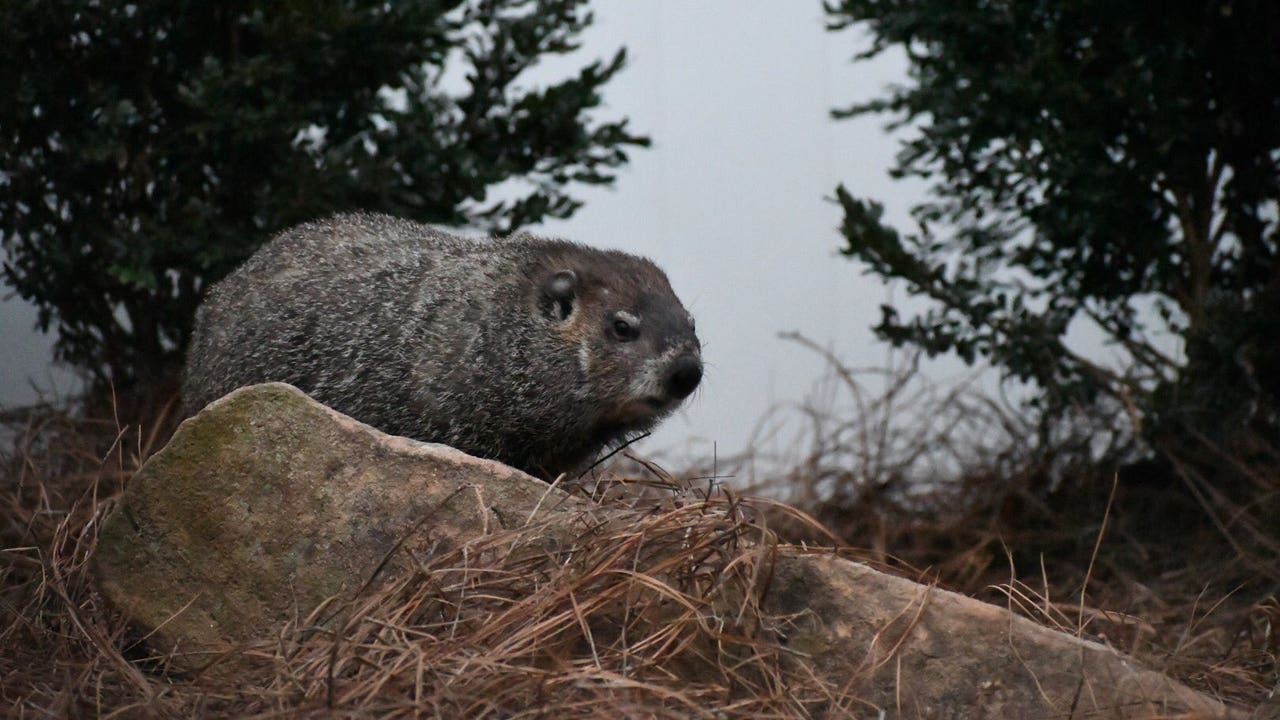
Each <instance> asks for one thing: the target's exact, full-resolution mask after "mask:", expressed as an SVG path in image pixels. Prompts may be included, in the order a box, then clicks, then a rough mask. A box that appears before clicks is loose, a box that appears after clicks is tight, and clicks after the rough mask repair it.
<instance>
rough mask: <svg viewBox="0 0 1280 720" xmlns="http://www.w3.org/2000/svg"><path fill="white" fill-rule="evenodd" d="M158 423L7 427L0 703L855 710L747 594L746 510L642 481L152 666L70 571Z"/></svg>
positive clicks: (132, 709) (754, 594) (342, 710)
mask: <svg viewBox="0 0 1280 720" xmlns="http://www.w3.org/2000/svg"><path fill="white" fill-rule="evenodd" d="M161 435H162V433H158V432H157V433H147V432H143V433H139V432H137V431H125V432H119V431H117V430H116V429H115V426H114V424H112V423H81V422H76V421H73V420H71V419H70V418H69V416H68V415H66V414H64V413H58V412H42V413H36V414H32V415H31V416H30V417H29V419H28V424H26V425H23V426H22V427H19V428H17V432H16V436H17V439H16V442H15V445H14V451H13V452H12V453H11V454H9V455H8V456H7V457H5V458H4V468H5V473H6V476H5V479H4V483H3V485H2V486H0V503H2V505H0V513H2V516H3V526H2V527H3V530H2V532H3V538H4V545H5V550H4V552H3V555H2V556H0V558H2V560H0V562H2V563H3V565H2V566H0V568H2V569H0V581H2V586H3V595H2V596H0V598H2V599H0V603H2V604H0V644H2V645H3V646H4V647H5V648H6V652H5V653H4V654H3V655H0V678H3V680H0V707H3V708H4V711H3V713H4V714H6V715H8V716H13V717H77V716H94V717H102V716H105V717H121V716H123V717H133V716H139V715H142V716H147V715H151V716H165V717H168V716H247V717H277V716H288V717H309V716H316V717H400V716H405V717H409V716H428V717H430V716H440V717H503V718H524V717H557V718H572V717H580V718H595V717H609V718H617V717H671V718H689V717H708V718H711V717H714V718H735V717H741V718H756V717H765V718H801V717H813V716H815V715H822V714H824V712H826V711H828V710H833V709H836V710H838V709H839V708H842V707H847V706H848V705H849V704H850V703H852V702H853V699H852V698H850V697H848V696H847V694H846V693H845V692H844V691H842V690H841V689H840V688H837V687H832V686H831V685H830V684H829V683H828V682H827V681H824V680H822V679H820V678H818V677H816V676H814V675H813V674H812V673H810V672H808V671H807V669H806V668H807V666H806V664H805V663H803V662H798V661H797V658H796V657H795V656H794V655H793V654H791V653H790V652H789V651H788V650H787V649H786V648H785V647H784V645H783V644H781V643H780V642H779V640H778V639H777V638H775V637H773V635H772V634H771V631H770V628H771V627H777V626H778V624H779V623H781V622H785V618H771V617H767V616H766V615H765V613H764V612H763V611H762V610H761V608H760V606H759V602H758V600H759V598H760V597H761V593H762V591H763V589H764V588H765V587H766V586H767V585H768V583H769V579H770V577H771V568H772V563H773V557H774V551H775V549H776V545H777V544H776V538H775V537H774V536H773V534H772V533H771V532H770V531H769V530H767V529H765V528H764V527H762V526H761V525H760V524H759V523H758V522H757V521H756V520H755V518H756V516H757V513H756V512H755V511H754V510H753V509H752V507H751V506H750V504H748V503H745V502H743V501H741V500H739V499H738V498H736V497H734V496H733V495H731V494H726V493H720V494H717V495H714V496H711V497H705V496H702V497H699V496H696V495H694V494H690V493H689V492H687V491H682V490H679V489H678V488H675V487H674V486H673V485H671V484H670V483H669V482H668V481H667V480H665V479H663V478H660V477H659V478H656V479H654V480H652V481H650V483H649V484H650V485H651V487H650V492H648V493H640V494H636V495H635V497H637V498H638V499H636V500H635V501H634V502H632V504H631V506H630V507H629V508H627V510H626V513H625V515H624V516H622V517H620V518H619V519H617V520H616V521H611V522H608V523H606V524H602V525H600V526H598V527H596V528H594V529H593V530H592V531H591V532H589V533H587V534H586V535H585V536H583V537H582V538H581V542H579V543H577V544H575V545H574V546H573V547H572V548H563V549H557V550H554V551H549V550H548V549H547V547H546V546H545V543H543V542H542V541H541V539H540V538H541V536H542V533H539V532H537V528H529V529H526V530H524V531H521V532H511V533H505V534H496V535H490V536H486V537H482V538H480V539H477V540H475V541H473V542H470V543H467V544H465V545H462V546H461V547H459V548H457V549H456V550H453V551H451V552H447V553H438V554H434V555H432V556H430V557H420V558H414V560H415V562H416V568H417V569H416V571H415V572H414V573H412V574H410V575H408V576H405V577H402V578H401V579H400V580H398V581H397V582H395V583H394V584H393V585H390V586H388V587H375V588H371V589H369V590H368V591H367V592H363V593H361V594H358V595H357V597H355V598H354V599H347V600H342V601H339V600H334V601H333V602H331V603H329V604H327V605H325V606H323V607H321V608H320V609H318V610H316V611H315V612H314V613H312V614H311V615H310V616H308V617H299V618H297V619H296V620H295V621H294V622H292V623H290V624H289V625H288V626H287V627H285V628H284V629H283V630H282V632H281V634H280V636H279V637H278V638H276V639H275V640H274V641H273V642H271V643H265V644H261V645H257V646H251V647H246V648H243V650H242V651H241V652H240V653H237V654H236V655H234V656H229V657H224V658H221V659H220V660H219V661H218V662H215V663H213V664H212V665H211V666H210V667H208V668H206V669H205V670H203V671H202V672H200V673H195V674H191V675H187V676H182V675H178V674H176V673H171V672H166V659H165V658H163V657H148V656H146V653H145V652H144V650H143V649H142V645H141V644H140V643H138V642H137V638H136V637H134V636H131V635H130V634H129V633H128V632H127V629H126V628H125V627H124V625H123V623H122V622H121V621H120V619H119V618H118V617H116V616H114V615H113V614H112V612H111V611H110V610H109V609H108V608H107V607H105V606H104V604H103V602H102V599H101V598H100V596H99V595H98V593H97V592H96V591H95V589H94V587H93V584H92V578H91V577H90V574H89V570H88V568H89V560H90V558H91V556H92V554H93V552H94V545H95V539H96V535H97V529H98V523H99V521H100V519H101V518H102V516H103V514H104V512H106V511H107V509H108V507H109V505H110V502H109V498H110V497H111V496H112V495H114V494H115V493H117V492H118V491H119V489H120V487H121V484H122V482H124V481H126V480H127V478H128V476H129V475H130V474H131V473H132V472H133V471H134V470H135V469H136V468H137V467H138V465H139V464H140V461H141V460H142V459H143V458H145V457H146V456H147V455H148V454H149V453H150V452H151V451H152V450H153V449H154V447H155V445H154V443H155V442H156V439H157V438H158V437H160V436H161ZM595 489H596V490H597V491H600V492H606V493H609V492H612V493H615V494H616V488H610V487H608V483H607V482H606V483H600V484H597V485H596V486H595ZM799 521H801V522H803V520H802V519H801V520H799ZM245 667H253V668H256V670H255V673H258V675H256V676H255V678H256V679H245V678H246V676H245V674H244V673H243V672H242V670H243V668H245ZM233 669H234V670H235V671H234V672H233V671H232V670H233Z"/></svg>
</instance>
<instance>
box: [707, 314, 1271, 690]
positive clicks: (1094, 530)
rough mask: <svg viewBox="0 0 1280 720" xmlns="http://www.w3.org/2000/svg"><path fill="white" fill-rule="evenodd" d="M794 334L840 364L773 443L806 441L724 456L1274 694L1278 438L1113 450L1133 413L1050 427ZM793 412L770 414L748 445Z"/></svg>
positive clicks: (833, 511) (831, 524)
mask: <svg viewBox="0 0 1280 720" xmlns="http://www.w3.org/2000/svg"><path fill="white" fill-rule="evenodd" d="M790 339H792V340H795V341H797V342H800V343H801V344H804V345H806V346H807V347H809V348H810V349H812V350H814V351H816V352H818V353H820V354H822V355H823V357H824V358H825V360H826V361H827V363H828V364H829V366H830V367H831V368H832V370H831V376H830V378H828V379H827V380H826V381H825V382H824V383H823V384H822V385H821V386H820V388H819V392H818V395H817V396H816V397H814V398H811V399H810V400H809V401H808V402H806V403H805V404H803V405H802V406H800V407H798V408H795V409H793V410H792V412H793V413H794V414H795V415H798V417H799V419H800V421H801V424H803V425H805V426H806V430H805V431H804V432H802V433H801V434H800V436H799V437H788V438H786V439H785V442H782V443H778V444H780V445H782V446H783V447H786V448H791V449H792V453H793V454H792V455H789V456H787V457H784V458H781V461H779V460H780V459H779V458H776V457H774V458H765V459H764V460H763V461H762V459H761V458H760V457H758V456H754V455H753V456H748V457H743V458H728V459H726V458H720V459H718V466H719V468H720V472H723V473H726V474H729V475H733V476H736V477H737V478H739V482H740V485H741V486H742V487H744V488H746V489H749V491H751V492H759V493H765V494H771V495H772V496H774V497H779V498H781V499H782V500H784V501H786V502H787V503H791V504H794V505H795V506H796V507H799V508H800V509H802V510H803V511H805V512H807V513H809V514H811V515H812V516H813V517H815V518H817V519H818V520H819V521H820V522H821V523H822V524H823V525H824V526H825V527H826V528H828V529H829V530H830V531H831V532H832V533H834V534H835V535H837V536H838V538H839V542H840V544H842V545H847V546H850V547H852V548H855V549H856V553H855V556H856V557H858V558H859V559H861V560H863V561H865V562H868V563H869V564H872V565H875V566H877V567H880V568H882V569H885V570H887V571H889V572H895V573H897V574H900V575H903V576H905V577H909V578H912V579H922V580H926V581H936V582H938V583H939V584H940V585H941V586H943V587H946V588H948V589H952V590H956V591H958V592H962V593H964V594H968V595H971V596H974V597H978V598H982V599H985V600H987V601H989V602H993V603H997V604H1002V605H1006V606H1007V607H1009V608H1010V609H1011V610H1013V611H1015V612H1018V613H1020V614H1022V615H1024V616H1026V617H1029V618H1031V619H1033V620H1035V621H1037V622H1039V623H1041V624H1043V625H1046V626H1049V627H1053V628H1056V629H1058V630H1061V631H1064V632H1069V633H1072V634H1075V635H1079V636H1084V637H1089V638H1092V639H1095V640H1101V641H1104V642H1106V643H1108V644H1110V645H1112V646H1114V647H1116V648H1117V649H1119V650H1122V651H1124V652H1126V653H1129V654H1132V655H1135V656H1137V657H1138V658H1140V659H1141V660H1143V661H1144V662H1145V663H1146V664H1147V665H1149V666H1150V667H1153V668H1155V669H1159V670H1163V671H1165V672H1167V673H1169V674H1170V675H1172V676H1173V677H1175V678H1177V679H1179V680H1182V681H1183V682H1185V683H1187V684H1188V685H1190V686H1192V687H1194V688H1196V689H1199V690H1201V691H1203V692H1206V693H1208V694H1210V695H1213V696H1215V697H1218V698H1220V699H1223V700H1225V701H1228V702H1231V703H1235V704H1238V705H1243V706H1246V707H1251V706H1254V705H1257V704H1258V703H1260V702H1261V701H1262V700H1263V699H1264V698H1267V697H1269V696H1271V695H1275V696H1277V698H1276V701H1277V702H1280V605H1278V604H1277V602H1278V601H1277V597H1278V596H1280V523H1277V522H1276V520H1275V518H1276V517H1278V516H1280V448H1278V447H1277V446H1275V445H1273V444H1270V443H1266V442H1262V441H1260V440H1259V441H1257V442H1255V443H1253V444H1252V446H1251V447H1249V448H1248V452H1247V453H1242V452H1233V453H1224V452H1223V451H1221V450H1215V449H1212V448H1209V447H1208V446H1207V445H1206V446H1204V447H1198V448H1193V447H1181V448H1178V449H1177V452H1176V453H1170V455H1174V456H1175V459H1174V460H1173V461H1171V462H1167V463H1150V462H1136V463H1131V464H1128V465H1122V464H1115V463H1113V462H1108V461H1107V460H1106V459H1105V458H1107V457H1114V456H1115V455H1116V454H1117V452H1116V451H1117V450H1118V449H1119V448H1121V447H1123V446H1124V444H1125V439H1124V438H1125V435H1126V432H1127V431H1126V430H1124V428H1123V427H1121V428H1120V429H1119V430H1115V429H1111V428H1103V429H1101V430H1100V429H1098V421H1097V420H1096V419H1094V420H1091V419H1090V418H1088V417H1084V416H1082V417H1080V418H1077V419H1076V421H1075V422H1073V423H1072V427H1070V428H1061V427H1060V428H1057V432H1056V434H1055V435H1054V436H1053V437H1052V438H1051V439H1050V440H1048V441H1046V440H1044V439H1040V440H1037V439H1036V438H1037V433H1036V432H1035V428H1033V427H1031V426H1030V425H1029V424H1028V423H1027V421H1026V420H1025V419H1024V416H1023V415H1022V414H1021V413H1020V412H1019V411H1018V410H1017V409H1016V408H1015V407H1014V406H1013V405H1011V404H1010V403H1006V402H1003V401H1001V400H996V399H992V398H990V397H988V396H985V395H983V394H981V393H978V392H975V391H973V390H972V389H971V388H969V387H967V386H964V385H960V386H957V387H951V388H947V389H943V388H940V387H938V386H937V385H935V384H933V383H930V382H928V381H927V380H925V379H924V378H922V377H921V375H920V374H919V373H918V372H917V362H916V359H915V358H911V357H907V358H900V359H899V361H898V362H897V363H891V364H890V367H888V368H870V369H856V368H851V367H848V366H846V365H844V364H842V363H841V362H840V360H839V359H838V358H836V357H834V356H832V355H831V354H830V353H829V352H826V351H824V350H823V349H822V348H820V347H818V346H816V345H813V344H812V343H810V342H809V341H807V340H805V339H804V338H801V337H798V336H792V337H791V338H790ZM794 420H795V417H783V418H780V419H775V421H774V422H773V423H766V424H764V425H762V431H761V436H760V438H759V441H758V442H757V443H755V446H756V447H768V446H770V445H771V444H773V443H771V440H772V437H771V433H775V432H778V431H779V428H793V427H795V426H796V423H795V422H794ZM1122 422H1123V418H1122ZM1245 457H1247V458H1249V459H1248V460H1244V459H1242V458H1245ZM1099 458H1103V459H1101V460H1100V459H1099ZM1189 458H1195V460H1192V459H1189ZM1206 459H1207V461H1206ZM695 472H696V471H695ZM1228 474H1230V476H1231V477H1232V478H1234V480H1233V484H1232V485H1231V488H1234V490H1235V492H1231V491H1229V488H1228V486H1227V483H1226V482H1225V478H1226V477H1227V475H1228ZM774 526H775V528H777V529H778V531H779V533H780V534H781V535H782V536H783V538H784V539H786V540H788V541H790V542H804V541H809V542H817V543H825V542H827V541H826V540H824V539H823V538H822V537H820V536H819V535H817V534H815V533H814V532H813V531H812V529H811V528H809V527H806V526H796V525H790V524H788V523H787V521H786V519H785V518H780V519H778V520H777V521H775V522H774Z"/></svg>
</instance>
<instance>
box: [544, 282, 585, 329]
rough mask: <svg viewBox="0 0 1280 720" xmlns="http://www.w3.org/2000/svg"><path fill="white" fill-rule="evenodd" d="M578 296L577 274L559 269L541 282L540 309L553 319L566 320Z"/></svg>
mask: <svg viewBox="0 0 1280 720" xmlns="http://www.w3.org/2000/svg"><path fill="white" fill-rule="evenodd" d="M577 296H578V276H577V275H576V274H575V273H574V272H573V271H572V270H561V271H560V272H558V273H556V274H554V275H552V276H550V277H548V278H547V279H546V281H545V282H543V283H542V311H543V312H544V313H546V314H547V317H550V318H551V319H553V320H567V319H568V318H569V315H570V314H571V313H572V312H573V301H574V300H575V299H576V298H577Z"/></svg>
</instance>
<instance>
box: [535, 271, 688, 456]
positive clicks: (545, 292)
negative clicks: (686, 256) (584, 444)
mask: <svg viewBox="0 0 1280 720" xmlns="http://www.w3.org/2000/svg"><path fill="white" fill-rule="evenodd" d="M539 311H540V312H541V314H542V315H543V317H544V318H545V319H546V320H547V321H548V322H550V323H552V324H553V326H554V327H555V328H556V332H557V333H558V334H559V335H560V337H562V338H563V339H564V340H565V341H566V343H567V344H568V346H570V347H572V348H573V349H574V350H573V351H574V352H575V353H576V356H577V357H576V361H577V366H578V371H579V377H580V378H582V380H583V381H584V383H583V391H584V392H585V393H586V394H587V395H589V396H591V397H593V398H596V399H597V400H599V401H601V402H599V403H598V404H597V405H596V409H597V411H598V412H597V416H596V418H595V425H596V430H597V433H596V434H597V435H611V436H613V437H615V438H619V437H622V436H625V435H627V434H630V433H634V432H639V431H644V430H647V429H649V428H650V427H652V426H653V425H654V424H655V423H656V422H657V421H658V420H660V419H662V418H663V417H664V416H666V415H667V414H669V413H670V412H671V411H672V410H674V409H675V408H676V407H678V406H679V405H680V403H681V402H682V401H683V400H684V399H685V398H687V397H688V396H689V395H690V394H692V393H693V391H694V390H695V389H696V388H697V387H698V383H699V382H701V380H702V354H701V345H700V344H699V342H698V337H697V335H696V334H695V333H694V326H693V318H692V317H691V316H690V315H689V312H688V311H687V310H685V308H684V306H683V305H682V304H681V303H680V300H679V299H678V298H677V297H676V295H675V293H674V292H673V291H672V290H671V284H670V283H669V282H668V280H667V277H666V274H665V273H663V272H662V270H660V269H659V268H658V267H657V266H656V265H654V264H653V263H652V262H650V261H648V260H645V259H643V258H638V257H635V256H632V255H627V254H625V253H617V252H600V251H590V252H587V253H581V254H572V253H571V254H567V255H566V256H562V257H561V258H560V262H559V263H557V264H556V265H553V266H551V267H548V268H547V269H546V271H545V274H544V275H543V277H542V278H541V282H540V284H539Z"/></svg>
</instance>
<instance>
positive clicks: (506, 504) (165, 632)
mask: <svg viewBox="0 0 1280 720" xmlns="http://www.w3.org/2000/svg"><path fill="white" fill-rule="evenodd" d="M548 490H549V488H548V486H547V484H546V483H543V482H541V481H538V480H535V479H534V478H532V477H530V476H528V475H525V474H524V473H522V472H520V471H518V470H515V469H512V468H510V467H507V466H506V465H502V464H501V463H496V462H492V461H488V460H481V459H479V458H475V457H472V456H470V455H467V454H465V453H462V452H459V451H457V450H454V449H452V448H449V447H446V446H443V445H432V444H427V443H420V442H416V441H413V440H409V439H406V438H400V437H394V436H391V435H386V434H384V433H381V432H378V431H377V430H374V429H373V428H371V427H369V426H368V425H365V424H363V423H360V422H358V421H356V420H353V419H351V418H349V417H347V416H345V415H342V414H341V413H338V412H336V411H334V410H331V409H329V408H327V407H325V406H324V405H321V404H319V403H317V402H315V401H313V400H312V399H311V398H309V397H307V396H306V395H305V394H303V393H302V392H301V391H300V390H298V389H296V388H294V387H292V386H290V385H285V384H283V383H268V384H264V385H256V386H253V387H250V388H243V389H241V390H238V391H236V392H233V393H231V394H230V395H228V396H226V397H224V398H222V399H220V400H218V401H216V402H214V403H212V404H211V405H210V406H209V407H208V408H207V409H206V410H204V411H203V412H201V413H199V414H198V415H197V416H196V417H194V418H192V419H190V420H187V421H186V422H184V423H183V424H182V426H181V427H179V429H178V431H177V433H175V435H174V437H173V439H172V440H171V441H170V442H169V444H168V445H167V446H166V447H165V448H164V449H163V450H162V451H161V452H159V453H157V454H156V455H155V456H153V457H152V458H150V459H149V460H148V461H147V462H146V464H145V465H144V466H143V468H142V469H141V470H140V471H139V472H138V474H137V475H136V476H135V477H134V478H133V479H132V480H131V481H130V482H129V485H128V489H127V491H126V492H125V494H124V496H123V498H122V499H121V502H120V507H119V508H118V509H117V510H116V511H115V512H113V513H112V514H111V515H110V516H109V517H108V518H107V520H106V521H105V523H104V525H103V528H102V532H101V533H100V535H99V538H98V547H97V550H96V552H95V562H96V570H97V576H98V580H99V584H100V586H101V588H102V591H103V592H104V594H105V595H106V596H107V598H108V599H109V600H111V602H112V603H113V604H114V605H116V606H117V608H119V609H120V610H121V611H123V613H124V614H125V616H126V617H127V618H129V619H130V620H131V621H132V622H133V623H134V624H135V625H137V626H138V627H139V628H141V629H143V630H145V631H147V632H149V633H153V634H152V635H151V638H150V644H151V645H152V646H153V647H154V648H155V649H156V650H158V651H160V652H162V653H164V654H166V655H169V656H170V657H171V659H172V661H173V663H174V666H175V667H177V668H178V669H180V670H181V669H189V668H192V667H195V666H198V665H200V664H201V659H200V658H201V656H213V655H216V654H217V653H218V652H220V651H221V650H223V649H226V648H227V647H229V646H233V645H235V644H237V643H239V642H242V641H247V640H253V639H260V638H263V637H271V636H273V634H274V630H275V628H276V627H277V626H278V625H279V623H280V622H281V621H283V620H287V619H296V618H301V617H306V615H307V614H308V613H309V612H310V610H311V609H312V608H315V607H317V606H318V605H319V604H320V603H322V602H324V601H326V600H329V599H331V598H342V597H343V596H344V595H346V596H351V595H353V594H354V593H356V592H358V591H359V590H360V589H361V588H363V587H364V586H365V585H366V584H369V583H371V582H373V581H375V580H376V578H374V574H375V572H381V573H383V574H393V573H394V572H395V571H396V564H397V563H399V562H400V561H401V560H402V559H403V558H405V557H407V556H408V554H409V553H419V552H430V551H438V550H440V549H442V548H448V547H451V546H452V545H453V544H454V543H455V541H456V539H458V538H459V537H463V538H465V537H471V536H475V535H478V534H481V533H485V532H489V531H491V530H493V529H500V528H502V527H504V526H507V525H509V524H512V523H519V524H524V523H525V522H526V521H527V520H528V519H529V518H530V516H531V515H532V514H533V512H534V510H535V509H536V510H538V512H539V515H540V519H546V518H548V517H551V518H554V517H556V515H557V514H565V515H572V516H575V517H576V516H577V515H579V514H581V512H582V511H583V509H584V508H585V504H584V503H582V502H581V501H579V500H577V499H575V498H572V497H570V496H568V495H565V494H563V493H548ZM569 510H573V511H577V512H572V513H570V512H566V511H569ZM556 529H557V526H556V525H555V524H554V523H553V524H552V526H551V528H550V529H549V530H548V533H549V535H548V538H549V540H551V541H553V542H554V540H555V538H554V534H555V531H556ZM563 530H565V531H567V530H568V528H567V527H564V528H563ZM399 550H404V551H408V552H398V551H399ZM384 561H390V562H388V563H387V565H388V567H384V566H383V565H384Z"/></svg>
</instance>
